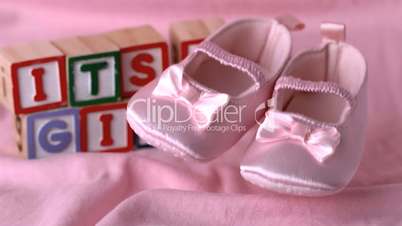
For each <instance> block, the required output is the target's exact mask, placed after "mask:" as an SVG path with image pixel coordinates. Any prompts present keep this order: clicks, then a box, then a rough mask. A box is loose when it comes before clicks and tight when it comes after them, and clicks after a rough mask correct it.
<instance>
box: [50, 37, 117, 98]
mask: <svg viewBox="0 0 402 226" xmlns="http://www.w3.org/2000/svg"><path fill="white" fill-rule="evenodd" d="M53 44H54V45H55V46H56V47H57V48H59V49H60V50H61V51H62V52H63V53H64V54H65V55H66V58H67V71H68V91H69V102H70V105H71V106H86V105H91V104H100V103H108V102H115V101H117V100H118V99H119V97H120V55H119V48H118V47H117V46H116V45H115V44H113V43H112V42H111V41H109V40H108V39H106V38H105V37H103V36H101V35H93V36H85V37H75V38H67V39H62V40H57V41H53Z"/></svg>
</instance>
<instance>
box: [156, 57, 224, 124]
mask: <svg viewBox="0 0 402 226" xmlns="http://www.w3.org/2000/svg"><path fill="white" fill-rule="evenodd" d="M152 94H153V95H154V96H161V97H170V98H173V99H174V100H177V101H180V102H181V103H183V104H184V106H186V107H187V109H188V110H189V112H190V113H191V116H192V117H191V118H192V119H193V121H194V122H195V124H196V125H197V126H198V128H199V129H205V128H207V127H208V126H209V125H210V124H211V123H212V121H213V117H214V115H215V114H216V112H217V111H218V110H219V109H221V108H223V107H225V106H226V105H227V104H228V103H229V95H227V94H225V93H218V92H214V91H204V90H200V89H198V88H196V87H194V86H193V85H192V84H190V83H189V81H188V79H187V78H184V76H183V68H182V67H181V66H179V65H172V66H170V67H169V68H168V69H167V70H165V71H164V72H163V74H162V75H161V78H160V79H159V81H158V84H157V85H156V87H155V89H154V91H153V92H152Z"/></svg>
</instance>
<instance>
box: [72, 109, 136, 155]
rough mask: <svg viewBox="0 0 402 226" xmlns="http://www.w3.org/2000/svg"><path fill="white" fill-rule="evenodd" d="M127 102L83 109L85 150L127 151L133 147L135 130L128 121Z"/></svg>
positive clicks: (83, 148)
mask: <svg viewBox="0 0 402 226" xmlns="http://www.w3.org/2000/svg"><path fill="white" fill-rule="evenodd" d="M126 107H127V104H126V103H117V104H108V105H97V106H88V107H84V108H82V109H81V112H80V115H81V150H82V151H83V152H125V151H131V150H132V149H133V132H132V130H131V129H130V128H129V126H128V124H127V122H126Z"/></svg>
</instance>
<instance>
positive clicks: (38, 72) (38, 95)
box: [32, 68, 47, 101]
mask: <svg viewBox="0 0 402 226" xmlns="http://www.w3.org/2000/svg"><path fill="white" fill-rule="evenodd" d="M44 75H45V69H43V68H36V69H33V70H32V76H33V77H34V79H35V96H34V100H35V101H43V100H46V97H47V96H46V94H45V91H44V90H43V76H44Z"/></svg>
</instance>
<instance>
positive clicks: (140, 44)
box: [0, 19, 223, 159]
mask: <svg viewBox="0 0 402 226" xmlns="http://www.w3.org/2000/svg"><path fill="white" fill-rule="evenodd" d="M222 24H223V21H222V20H220V19H211V20H205V21H184V22H183V21H182V22H178V23H175V24H173V25H172V26H171V29H170V35H171V37H172V41H173V46H174V48H175V50H176V52H177V53H176V54H175V56H177V60H181V59H183V58H184V57H185V56H186V55H187V54H188V53H189V52H191V48H192V46H193V44H195V43H199V42H200V41H201V40H202V39H203V38H205V37H206V36H207V35H208V34H210V32H211V31H213V30H214V29H216V28H217V27H219V26H220V25H222ZM168 65H169V51H168V43H167V42H166V41H165V40H164V39H163V37H162V36H161V35H160V34H159V33H158V32H157V31H156V30H155V29H154V28H152V27H151V26H148V25H146V26H141V27H135V28H128V29H122V30H117V31H112V32H108V33H103V34H97V35H92V36H79V37H73V38H65V39H60V40H54V41H49V42H32V43H27V44H23V45H18V46H12V47H5V48H2V49H0V89H1V92H0V101H1V103H2V104H3V105H4V106H6V107H7V108H8V109H9V110H10V111H12V112H13V114H14V115H15V125H16V131H15V132H16V137H17V139H16V142H17V146H18V150H19V154H20V155H21V156H24V157H27V158H31V159H32V158H42V157H46V156H49V155H53V154H57V153H65V152H79V151H81V152H124V151H131V150H134V149H138V148H141V147H144V146H146V144H145V143H143V142H142V141H141V140H140V139H139V138H138V137H136V136H135V134H134V133H133V132H132V130H131V129H130V128H129V126H128V124H127V123H126V103H127V99H128V98H129V97H131V95H133V94H134V93H135V92H136V91H137V90H138V89H140V88H141V87H142V86H144V85H146V84H147V83H148V82H150V81H152V80H153V79H154V78H155V77H156V76H157V75H158V74H160V73H161V72H162V71H163V70H164V69H165V68H166V67H168ZM3 132H4V131H3Z"/></svg>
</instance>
